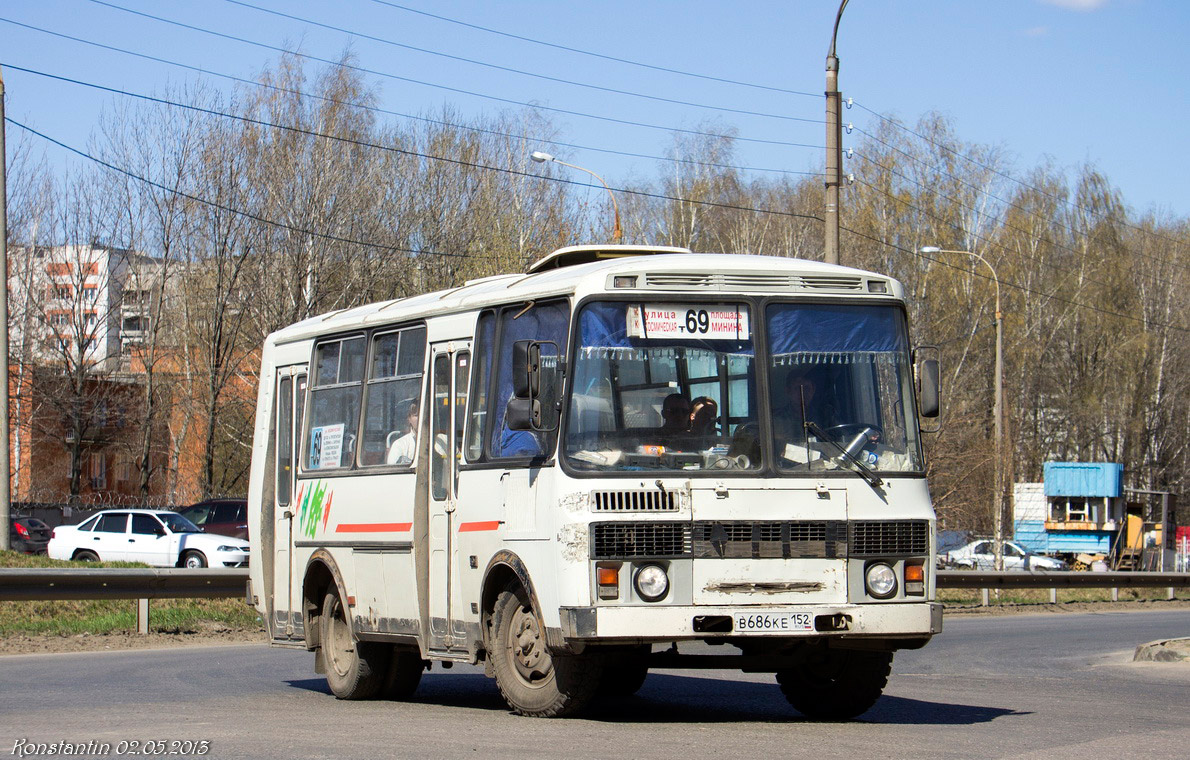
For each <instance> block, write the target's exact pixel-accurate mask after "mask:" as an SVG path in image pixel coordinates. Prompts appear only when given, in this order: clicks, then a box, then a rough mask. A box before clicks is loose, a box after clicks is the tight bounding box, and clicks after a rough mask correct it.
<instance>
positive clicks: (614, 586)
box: [595, 565, 620, 599]
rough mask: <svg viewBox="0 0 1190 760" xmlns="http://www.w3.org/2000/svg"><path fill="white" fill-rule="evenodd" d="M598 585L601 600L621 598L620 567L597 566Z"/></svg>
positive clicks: (596, 577)
mask: <svg viewBox="0 0 1190 760" xmlns="http://www.w3.org/2000/svg"><path fill="white" fill-rule="evenodd" d="M595 579H596V584H597V585H598V586H599V598H600V599H619V598H620V566H619V565H596V566H595Z"/></svg>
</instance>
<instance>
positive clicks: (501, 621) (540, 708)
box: [488, 584, 600, 718]
mask: <svg viewBox="0 0 1190 760" xmlns="http://www.w3.org/2000/svg"><path fill="white" fill-rule="evenodd" d="M488 656H489V657H491V658H492V668H493V670H494V671H495V673H496V685H497V686H498V687H499V689H500V694H501V695H503V697H504V701H506V702H507V703H508V705H509V707H511V708H512V709H513V712H515V713H517V714H518V715H528V716H531V717H537V718H561V717H565V716H567V715H574V714H575V713H577V712H579V711H580V710H582V709H583V708H584V707H586V706H587V704H588V703H589V702H590V701H591V699H592V698H593V697H594V696H595V692H596V690H597V689H598V688H599V682H600V677H599V676H600V667H599V665H600V660H599V659H598V658H597V657H595V656H586V657H584V656H581V655H580V656H563V655H559V654H555V653H551V652H550V651H549V649H547V648H546V641H545V631H544V630H542V629H541V625H540V622H539V619H538V617H537V614H536V612H535V611H534V609H533V604H532V602H531V601H530V600H529V595H528V594H527V593H525V591H524V589H522V588H521V587H520V585H519V584H513V585H510V586H509V587H508V588H506V589H505V590H504V591H502V592H500V595H499V596H498V597H497V598H496V605H495V609H494V610H493V611H492V621H491V640H490V641H489V647H488Z"/></svg>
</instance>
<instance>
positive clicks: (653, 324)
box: [626, 304, 752, 340]
mask: <svg viewBox="0 0 1190 760" xmlns="http://www.w3.org/2000/svg"><path fill="white" fill-rule="evenodd" d="M626 317H627V320H626V321H627V324H628V335H629V337H632V338H644V339H646V340H650V339H652V340H660V339H673V338H695V339H702V340H748V339H749V338H751V337H752V335H751V330H750V326H749V324H748V309H747V308H746V307H744V306H723V305H713V306H712V305H708V304H686V305H682V304H643V305H636V304H632V305H630V306H629V307H628V313H627V315H626Z"/></svg>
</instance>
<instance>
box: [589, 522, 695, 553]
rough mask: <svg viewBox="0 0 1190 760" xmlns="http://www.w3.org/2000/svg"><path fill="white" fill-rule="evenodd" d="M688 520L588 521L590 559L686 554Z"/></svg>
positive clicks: (688, 539) (688, 543) (687, 551)
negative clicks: (589, 529) (589, 528)
mask: <svg viewBox="0 0 1190 760" xmlns="http://www.w3.org/2000/svg"><path fill="white" fill-rule="evenodd" d="M690 527H691V526H690V523H688V522H680V523H677V522H614V523H592V525H591V554H592V555H593V558H594V559H637V558H641V557H658V558H660V557H688V556H690Z"/></svg>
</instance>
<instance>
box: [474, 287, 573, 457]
mask: <svg viewBox="0 0 1190 760" xmlns="http://www.w3.org/2000/svg"><path fill="white" fill-rule="evenodd" d="M569 322H570V304H568V303H567V302H565V301H554V302H552V303H545V304H536V305H530V306H529V307H527V308H526V307H525V306H524V305H523V304H521V305H516V306H509V307H506V308H505V309H504V310H503V311H502V312H501V314H500V325H499V328H498V331H497V332H498V334H499V338H500V340H499V346H498V348H497V354H496V360H497V362H498V363H497V366H496V377H495V383H494V389H495V390H494V391H493V398H494V403H493V404H491V405H490V406H491V407H492V408H493V409H494V410H495V416H494V417H493V418H492V424H491V431H492V432H491V436H492V437H491V439H490V444H491V449H490V450H491V454H492V457H493V458H508V459H511V458H523V457H540V456H544V455H547V454H549V453H550V452H551V451H552V450H553V447H554V439H555V437H556V436H555V434H553V433H537V432H534V431H531V430H510V429H509V428H508V425H507V420H506V419H505V412H506V410H507V408H508V400H509V399H510V398H512V393H513V378H512V344H513V343H515V342H516V341H518V340H541V341H552V342H553V343H554V344H555V345H557V347H558V348H557V350H559V351H560V350H563V349H564V348H565V346H566V332H567V326H568V324H569ZM547 351H549V352H553V351H555V349H554V348H553V347H552V346H542V356H543V357H544V358H545V361H543V362H542V364H543V366H545V367H547V368H548V367H557V366H558V364H560V363H561V357H560V356H556V355H555V356H549V355H547V353H546V352H547ZM551 385H553V383H552V381H551V380H546V381H544V382H543V388H545V387H549V386H551ZM557 390H558V391H559V392H560V391H561V388H560V387H559V388H557ZM550 422H551V423H552V422H553V421H550Z"/></svg>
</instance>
